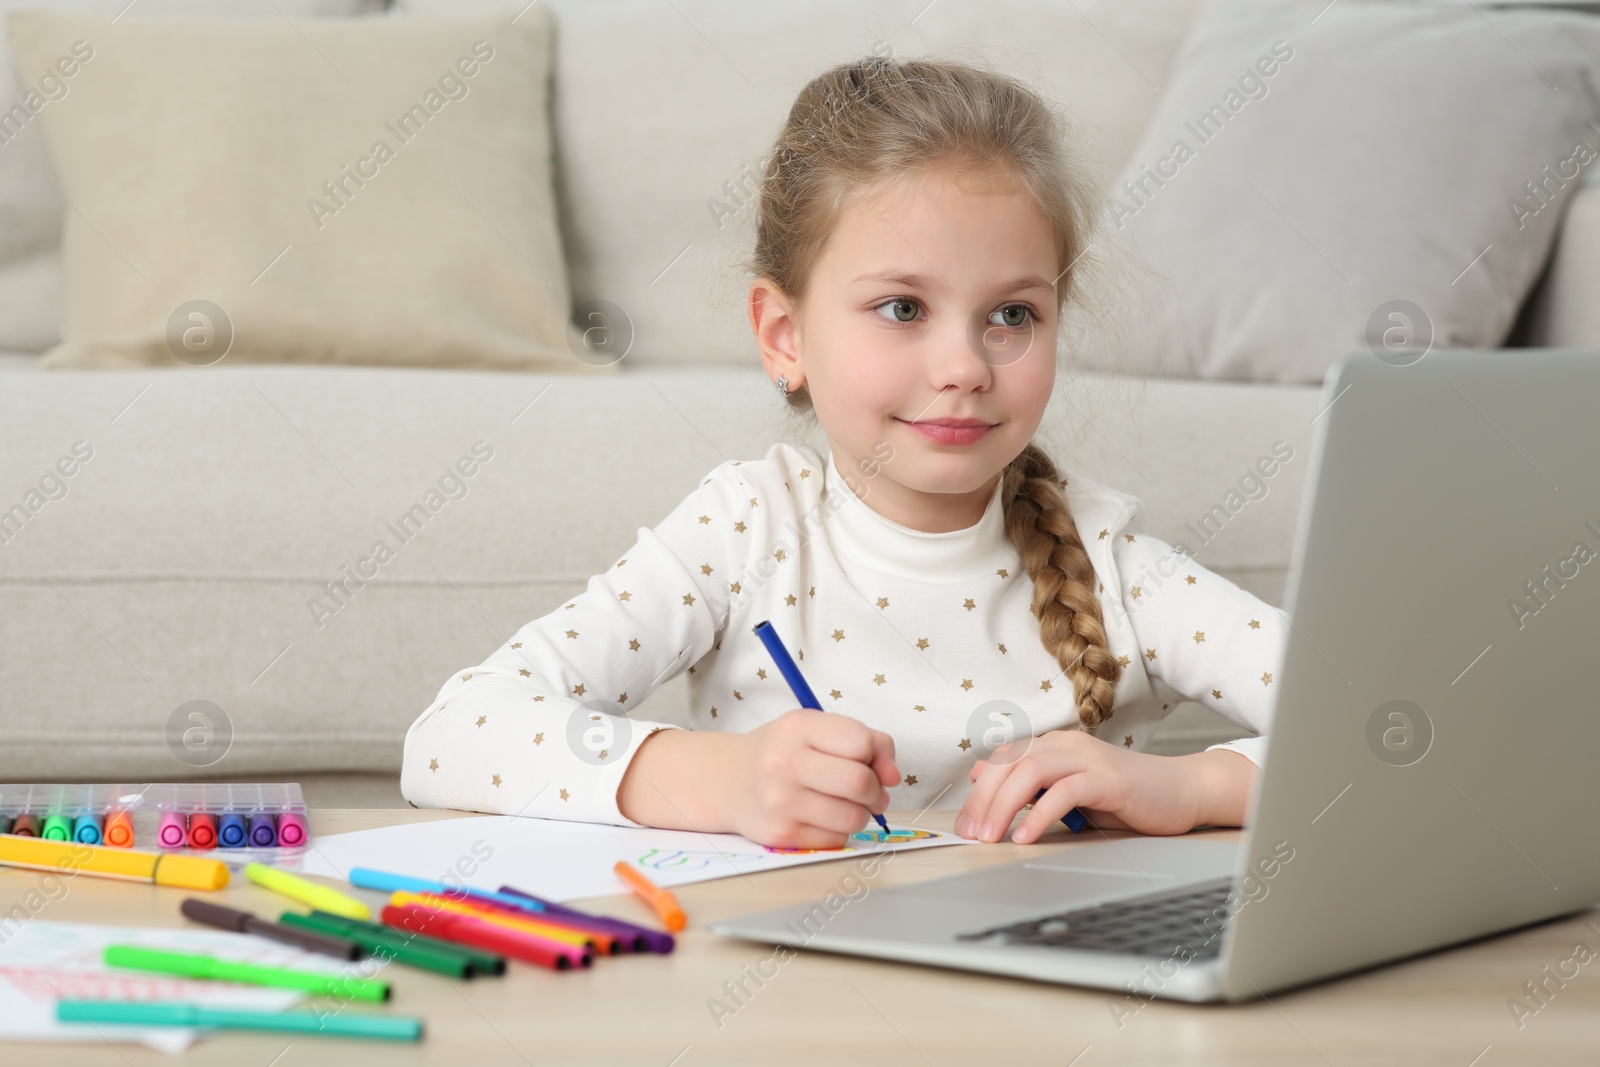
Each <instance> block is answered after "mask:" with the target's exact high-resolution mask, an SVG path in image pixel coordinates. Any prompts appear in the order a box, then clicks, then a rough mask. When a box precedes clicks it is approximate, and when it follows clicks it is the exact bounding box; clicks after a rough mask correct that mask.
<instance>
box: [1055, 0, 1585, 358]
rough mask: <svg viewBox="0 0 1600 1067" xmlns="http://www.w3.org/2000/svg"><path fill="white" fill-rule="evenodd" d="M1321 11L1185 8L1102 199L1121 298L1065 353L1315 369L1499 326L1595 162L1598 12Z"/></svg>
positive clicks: (1481, 342)
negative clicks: (1118, 254)
mask: <svg viewBox="0 0 1600 1067" xmlns="http://www.w3.org/2000/svg"><path fill="white" fill-rule="evenodd" d="M1319 6H1322V5H1321V4H1319V3H1317V2H1312V3H1306V2H1303V0H1295V2H1288V3H1285V2H1276V3H1256V4H1250V5H1244V6H1241V7H1240V8H1238V9H1237V10H1228V11H1219V12H1218V13H1216V14H1214V15H1208V16H1207V17H1204V18H1202V19H1201V20H1200V21H1199V22H1198V23H1197V24H1196V26H1195V28H1194V31H1193V33H1192V35H1191V36H1190V37H1189V39H1188V40H1187V41H1186V42H1185V44H1184V47H1183V51H1182V52H1181V53H1180V54H1179V56H1178V58H1177V60H1176V61H1175V63H1174V65H1173V70H1172V72H1171V75H1170V77H1169V78H1168V80H1167V83H1166V86H1165V93H1164V94H1163V96H1162V100H1161V103H1160V105H1159V106H1158V107H1157V109H1156V112H1155V114H1154V115H1153V116H1152V118H1151V120H1150V125H1149V128H1148V129H1147V130H1146V132H1145V136H1144V139H1143V140H1142V141H1141V143H1140V144H1139V146H1138V148H1137V149H1136V150H1135V151H1134V154H1133V157H1132V158H1131V159H1130V160H1129V162H1128V165H1127V166H1126V167H1125V168H1124V170H1123V173H1122V175H1121V178H1120V179H1119V181H1118V183H1117V186H1116V189H1115V190H1114V199H1113V200H1112V201H1111V203H1110V204H1108V206H1107V224H1106V226H1105V229H1104V233H1103V240H1104V241H1105V242H1106V243H1107V245H1108V247H1116V248H1118V249H1119V250H1121V251H1126V252H1128V253H1129V255H1130V258H1129V260H1128V261H1127V262H1128V264H1129V265H1128V267H1127V270H1126V274H1125V276H1124V278H1123V279H1122V280H1123V281H1125V282H1126V288H1125V290H1124V292H1123V293H1122V294H1120V298H1121V299H1122V300H1123V301H1124V302H1123V303H1122V304H1121V305H1120V307H1119V309H1118V314H1116V315H1115V316H1112V317H1108V319H1106V320H1105V321H1104V322H1102V323H1096V324H1091V325H1095V326H1102V327H1104V328H1103V329H1091V330H1087V331H1085V334H1084V335H1083V336H1082V337H1078V338H1074V339H1073V341H1074V342H1075V344H1074V348H1075V350H1076V353H1077V356H1078V358H1079V360H1080V362H1081V363H1082V364H1083V365H1086V366H1093V367H1099V368H1104V369H1108V370H1110V369H1115V370H1119V371H1135V372H1146V373H1152V374H1162V375H1174V376H1194V377H1204V378H1226V379H1247V380H1254V381H1274V380H1277V381H1300V382H1319V381H1321V380H1322V378H1323V375H1324V372H1325V371H1326V370H1327V368H1328V366H1329V365H1330V364H1331V363H1332V362H1333V360H1334V359H1336V358H1337V357H1339V356H1341V355H1344V354H1345V353H1347V352H1350V351H1363V350H1367V349H1369V348H1371V349H1372V350H1373V352H1374V353H1381V354H1382V355H1384V356H1385V358H1388V352H1386V351H1385V340H1384V339H1385V337H1386V336H1387V338H1388V340H1389V341H1390V342H1393V343H1395V344H1399V343H1401V342H1402V341H1403V340H1404V339H1405V336H1406V329H1405V327H1406V325H1407V324H1408V323H1409V324H1410V327H1411V329H1410V336H1411V338H1412V339H1413V340H1414V342H1415V343H1416V344H1417V345H1418V347H1425V346H1426V344H1427V343H1428V341H1429V339H1430V338H1431V343H1432V344H1433V345H1434V346H1438V347H1445V346H1450V347H1464V348H1467V347H1470V348H1493V347H1496V346H1498V345H1499V344H1500V343H1501V342H1502V341H1503V340H1504V339H1505V337H1506V335H1507V333H1508V331H1509V330H1510V327H1511V325H1512V322H1513V320H1514V319H1515V317H1516V313H1517V309H1518V308H1519V307H1520V306H1521V304H1522V302H1523V300H1524V298H1525V297H1526V295H1527V294H1528V291H1529V289H1530V287H1531V286H1532V285H1533V283H1534V281H1535V280H1536V279H1537V278H1538V276H1539V272H1540V270H1541V269H1542V268H1543V265H1544V263H1545V259H1546V257H1547V255H1548V254H1549V250H1550V246H1551V242H1552V240H1553V237H1554V235H1555V233H1556V230H1557V227H1558V225H1559V221H1560V216H1561V212H1562V209H1563V207H1564V205H1565V203H1566V202H1567V200H1568V199H1569V198H1570V197H1571V195H1572V193H1573V191H1574V190H1575V189H1576V188H1577V181H1578V180H1581V178H1580V177H1579V175H1580V172H1581V171H1582V170H1583V168H1584V167H1585V166H1593V165H1594V164H1590V163H1588V162H1587V161H1588V160H1591V159H1593V158H1595V149H1596V145H1597V139H1596V133H1595V131H1594V130H1592V129H1590V128H1589V126H1588V125H1587V124H1586V123H1587V122H1588V120H1590V119H1591V118H1592V117H1593V116H1594V115H1595V114H1596V111H1597V110H1600V102H1597V100H1596V95H1595V91H1594V87H1593V84H1592V82H1593V66H1594V63H1595V56H1596V55H1600V20H1596V19H1594V18H1592V17H1590V16H1585V15H1575V14H1565V13H1560V14H1558V13H1553V12H1549V11H1496V12H1495V13H1494V14H1493V16H1485V15H1484V14H1483V13H1482V12H1480V11H1478V10H1476V9H1475V8H1473V7H1471V6H1464V5H1454V4H1428V5H1423V4H1416V5H1403V4H1373V3H1365V4H1363V3H1346V4H1337V5H1333V6H1328V7H1327V8H1326V10H1324V11H1322V12H1321V14H1320V15H1319V16H1318V17H1317V18H1316V20H1315V22H1314V23H1313V22H1312V21H1311V19H1310V17H1309V16H1311V15H1314V14H1316V13H1317V9H1318V7H1319ZM1202 117H1204V119H1205V125H1204V126H1203V127H1202V125H1201V123H1202ZM1561 175H1564V177H1562V176H1561ZM1575 179H1576V180H1575ZM1535 185H1543V186H1544V190H1545V191H1544V192H1543V193H1542V194H1541V199H1536V198H1535V196H1534V194H1533V192H1532V191H1531V187H1532V186H1535ZM1519 205H1520V206H1519ZM1584 299H1588V300H1590V301H1591V302H1592V294H1586V295H1585V297H1584ZM1398 301H1405V302H1407V303H1408V304H1409V305H1410V306H1409V307H1405V306H1401V305H1400V304H1398V303H1397V302H1398Z"/></svg>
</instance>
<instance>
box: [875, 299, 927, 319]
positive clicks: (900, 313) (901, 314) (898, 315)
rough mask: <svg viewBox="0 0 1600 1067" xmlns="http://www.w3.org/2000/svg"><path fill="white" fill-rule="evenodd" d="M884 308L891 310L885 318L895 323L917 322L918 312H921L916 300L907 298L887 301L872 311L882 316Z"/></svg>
mask: <svg viewBox="0 0 1600 1067" xmlns="http://www.w3.org/2000/svg"><path fill="white" fill-rule="evenodd" d="M884 308H888V309H889V313H888V314H887V315H884V318H886V319H891V318H892V321H894V322H915V321H916V320H917V312H918V311H920V310H921V308H920V307H919V306H918V304H917V302H916V301H915V300H911V299H908V298H906V297H896V298H895V299H893V300H885V301H884V302H883V303H881V304H879V305H878V306H877V307H875V308H873V309H872V310H874V311H876V312H878V313H879V314H882V313H883V309H884Z"/></svg>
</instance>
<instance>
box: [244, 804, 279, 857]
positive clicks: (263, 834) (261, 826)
mask: <svg viewBox="0 0 1600 1067" xmlns="http://www.w3.org/2000/svg"><path fill="white" fill-rule="evenodd" d="M250 843H251V844H252V845H254V846H255V847H256V848H271V847H272V846H273V845H276V844H277V843H278V824H277V822H276V820H274V819H273V817H272V815H271V814H270V813H268V812H264V811H263V812H258V813H257V814H255V815H252V816H250Z"/></svg>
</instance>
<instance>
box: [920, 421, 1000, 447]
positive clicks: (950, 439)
mask: <svg viewBox="0 0 1600 1067" xmlns="http://www.w3.org/2000/svg"><path fill="white" fill-rule="evenodd" d="M898 421H900V422H903V423H905V424H906V425H907V426H909V427H911V428H912V429H913V430H915V431H917V432H918V433H920V434H921V435H922V436H924V437H926V438H927V439H928V440H930V441H932V442H933V443H934V444H936V445H970V444H973V443H975V442H978V441H981V440H983V438H984V435H985V434H987V433H988V432H989V431H990V430H992V429H994V427H993V426H990V425H987V424H979V425H976V426H941V425H940V424H938V423H934V422H907V421H906V420H905V419H900V420H898Z"/></svg>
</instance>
